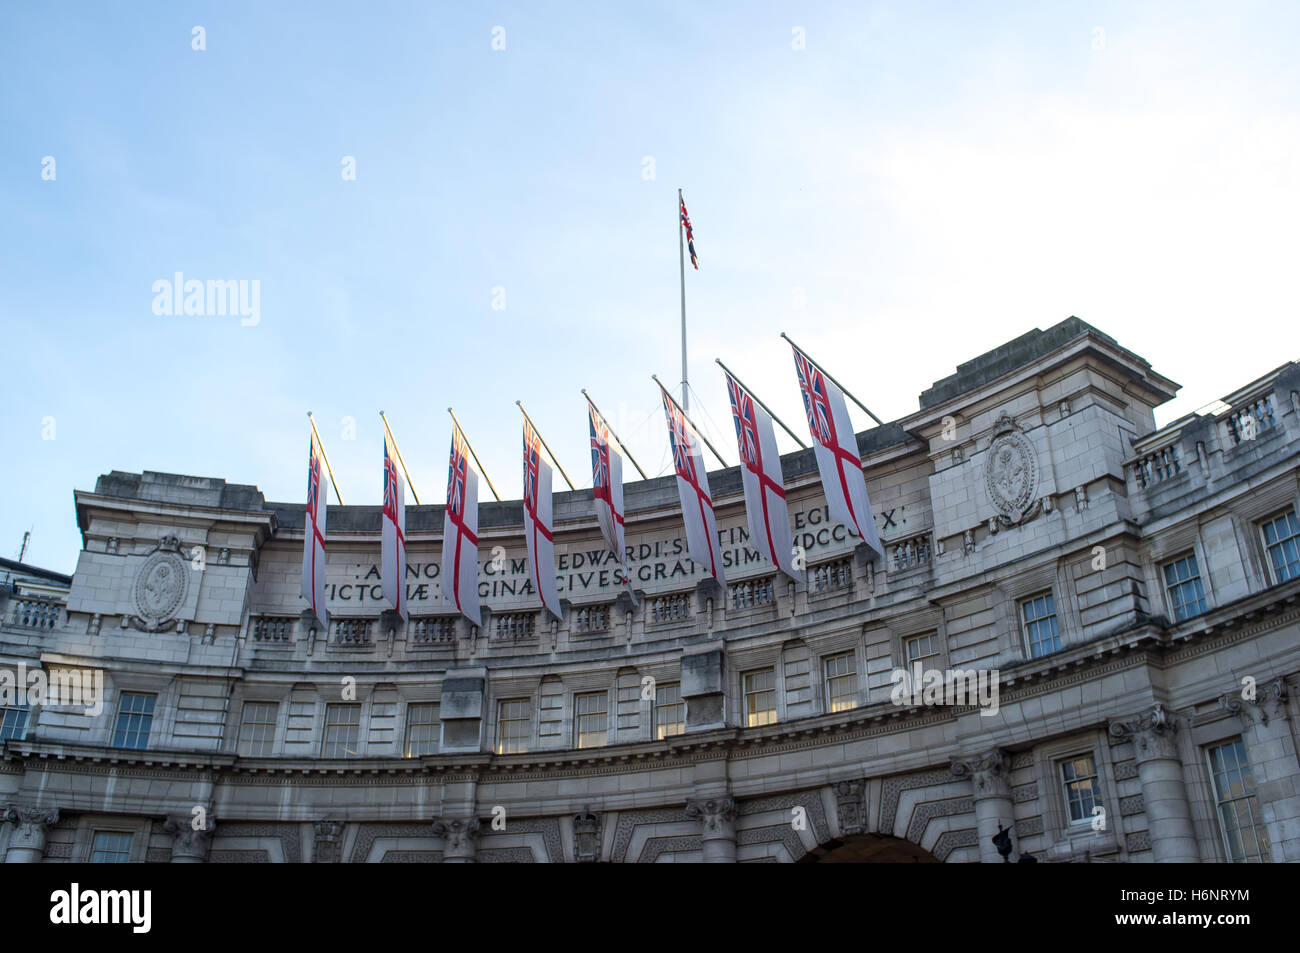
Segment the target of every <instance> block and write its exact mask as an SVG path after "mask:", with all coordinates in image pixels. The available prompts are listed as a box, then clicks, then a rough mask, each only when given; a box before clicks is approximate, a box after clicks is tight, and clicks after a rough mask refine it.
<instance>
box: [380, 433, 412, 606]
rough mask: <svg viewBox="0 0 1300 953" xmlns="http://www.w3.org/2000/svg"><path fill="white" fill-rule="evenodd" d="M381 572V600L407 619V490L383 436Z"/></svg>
mask: <svg viewBox="0 0 1300 953" xmlns="http://www.w3.org/2000/svg"><path fill="white" fill-rule="evenodd" d="M381 530H382V538H381V540H380V563H381V564H382V571H381V572H380V578H381V582H382V583H383V591H384V598H385V599H387V600H388V602H389V604H390V605H392V607H393V610H394V611H395V612H396V613H397V614H398V615H399V616H401V617H402V619H403V621H405V619H406V582H405V579H404V576H405V571H406V569H405V567H406V487H405V486H404V484H403V483H402V481H401V479H400V478H399V477H398V474H397V450H396V448H395V447H394V446H393V445H392V441H391V440H390V439H389V437H388V435H387V434H385V435H384V508H383V513H382V519H381Z"/></svg>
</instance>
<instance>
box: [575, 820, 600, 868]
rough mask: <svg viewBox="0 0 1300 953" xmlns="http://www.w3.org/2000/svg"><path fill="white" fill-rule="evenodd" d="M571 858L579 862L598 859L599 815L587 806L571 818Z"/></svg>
mask: <svg viewBox="0 0 1300 953" xmlns="http://www.w3.org/2000/svg"><path fill="white" fill-rule="evenodd" d="M573 859H574V860H575V861H577V862H578V863H580V864H594V863H595V862H596V861H598V860H600V815H599V814H593V813H591V809H590V808H587V807H584V808H583V809H582V813H581V814H577V815H575V816H574V818H573Z"/></svg>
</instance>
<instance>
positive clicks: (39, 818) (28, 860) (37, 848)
mask: <svg viewBox="0 0 1300 953" xmlns="http://www.w3.org/2000/svg"><path fill="white" fill-rule="evenodd" d="M3 819H4V820H6V821H8V822H9V823H10V824H12V825H14V832H13V834H12V835H11V836H10V838H9V848H8V850H6V851H5V863H6V864H39V863H40V862H41V858H42V857H44V856H45V835H46V834H47V833H48V832H49V828H50V825H51V824H55V823H57V822H58V820H59V809H58V808H57V807H23V806H21V805H17V804H15V805H11V806H10V807H7V808H5V811H4V817H3Z"/></svg>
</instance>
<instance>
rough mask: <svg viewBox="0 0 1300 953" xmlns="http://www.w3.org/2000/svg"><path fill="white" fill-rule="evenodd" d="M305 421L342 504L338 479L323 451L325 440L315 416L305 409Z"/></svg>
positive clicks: (335, 493)
mask: <svg viewBox="0 0 1300 953" xmlns="http://www.w3.org/2000/svg"><path fill="white" fill-rule="evenodd" d="M307 421H308V422H309V423H310V424H311V432H312V433H313V434H315V436H316V446H318V447H320V455H321V458H322V459H323V460H324V461H325V470H326V471H327V472H328V473H329V475H330V486H332V487H334V495H335V496H337V497H338V498H339V506H342V505H343V494H342V493H340V492H339V484H338V481H337V480H335V479H334V468H333V467H331V466H330V458H329V457H328V456H327V455H326V453H325V441H324V440H322V439H321V438H320V431H318V430H317V429H316V418H314V417H313V416H312V415H311V411H310V410H309V411H307Z"/></svg>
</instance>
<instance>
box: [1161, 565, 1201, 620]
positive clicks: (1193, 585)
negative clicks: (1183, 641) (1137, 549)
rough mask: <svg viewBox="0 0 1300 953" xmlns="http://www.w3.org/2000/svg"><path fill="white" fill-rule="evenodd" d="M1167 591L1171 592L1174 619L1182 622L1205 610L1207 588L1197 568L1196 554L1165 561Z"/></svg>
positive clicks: (1170, 601) (1170, 598) (1170, 599)
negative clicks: (1202, 582)
mask: <svg viewBox="0 0 1300 953" xmlns="http://www.w3.org/2000/svg"><path fill="white" fill-rule="evenodd" d="M1164 573H1165V592H1167V593H1169V608H1170V609H1171V610H1172V611H1173V614H1174V621H1175V622H1181V621H1182V620H1183V619H1190V618H1191V617H1192V616H1197V615H1200V614H1201V613H1202V612H1204V611H1205V590H1204V589H1203V588H1202V587H1201V575H1200V572H1199V571H1198V570H1197V568H1196V554H1195V553H1188V554H1187V555H1186V556H1184V557H1183V558H1182V559H1175V560H1174V561H1173V562H1171V563H1165V566H1164Z"/></svg>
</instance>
